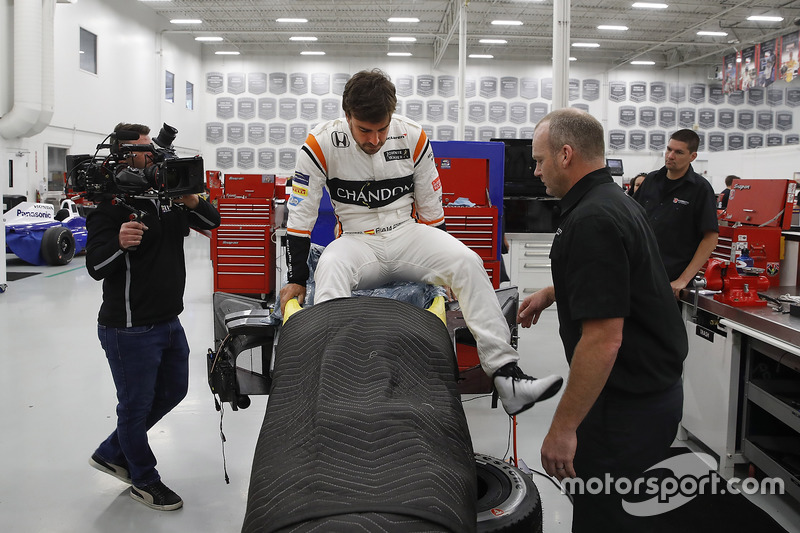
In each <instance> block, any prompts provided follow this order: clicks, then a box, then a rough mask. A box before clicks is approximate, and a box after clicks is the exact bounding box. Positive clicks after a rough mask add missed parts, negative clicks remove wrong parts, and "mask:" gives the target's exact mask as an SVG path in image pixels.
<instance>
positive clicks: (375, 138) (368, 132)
mask: <svg viewBox="0 0 800 533" xmlns="http://www.w3.org/2000/svg"><path fill="white" fill-rule="evenodd" d="M391 122H392V117H391V116H389V117H388V118H387V119H386V120H385V121H382V122H365V121H362V120H358V119H357V118H355V117H353V116H348V117H347V125H348V126H350V133H351V134H352V135H353V140H354V141H355V143H356V144H357V145H358V147H359V148H361V150H362V151H363V152H364V153H366V154H369V155H372V154H376V153H378V150H380V149H381V147H382V146H383V143H385V142H386V136H387V135H388V134H389V124H391Z"/></svg>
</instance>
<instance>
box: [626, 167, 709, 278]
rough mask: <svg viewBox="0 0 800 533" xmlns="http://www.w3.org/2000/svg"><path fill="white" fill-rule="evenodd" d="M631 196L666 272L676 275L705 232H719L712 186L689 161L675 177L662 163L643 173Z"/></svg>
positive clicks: (687, 261)
mask: <svg viewBox="0 0 800 533" xmlns="http://www.w3.org/2000/svg"><path fill="white" fill-rule="evenodd" d="M633 197H634V198H635V199H636V201H637V202H639V203H640V204H642V206H643V207H644V210H645V211H646V212H647V218H648V219H650V225H651V226H652V227H653V232H654V233H655V234H656V240H657V241H658V247H659V249H660V250H661V259H662V260H663V261H664V266H665V267H666V269H667V276H669V279H670V281H672V280H675V279H677V278H678V276H680V275H681V274H682V273H683V271H684V270H686V267H687V266H688V265H689V263H690V262H691V261H692V257H694V254H695V252H696V251H697V246H698V245H699V244H700V241H702V240H703V235H704V234H705V232H707V231H714V232H719V226H718V224H717V196H716V194H714V189H713V188H712V187H711V184H710V183H709V182H708V180H707V179H705V178H704V177H703V176H701V175H699V174H697V173H696V172H695V171H694V169H692V166H691V165H689V170H687V171H686V174H684V175H683V177H681V178H679V179H677V180H671V179H669V178H667V167H662V168H661V169H660V170H656V171H654V172H651V173H650V174H648V175H647V177H646V178H645V179H644V182H642V185H641V186H640V187H639V190H638V191H636V194H635V195H634V196H633Z"/></svg>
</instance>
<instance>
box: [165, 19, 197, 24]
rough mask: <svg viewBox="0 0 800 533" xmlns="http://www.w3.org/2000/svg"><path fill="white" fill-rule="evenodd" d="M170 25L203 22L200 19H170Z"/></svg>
mask: <svg viewBox="0 0 800 533" xmlns="http://www.w3.org/2000/svg"><path fill="white" fill-rule="evenodd" d="M170 23H172V24H202V23H203V21H202V20H200V19H172V20H170Z"/></svg>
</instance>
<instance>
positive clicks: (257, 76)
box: [247, 72, 267, 94]
mask: <svg viewBox="0 0 800 533" xmlns="http://www.w3.org/2000/svg"><path fill="white" fill-rule="evenodd" d="M247 92H249V93H251V94H264V93H265V92H267V73H266V72H251V73H250V74H248V75H247Z"/></svg>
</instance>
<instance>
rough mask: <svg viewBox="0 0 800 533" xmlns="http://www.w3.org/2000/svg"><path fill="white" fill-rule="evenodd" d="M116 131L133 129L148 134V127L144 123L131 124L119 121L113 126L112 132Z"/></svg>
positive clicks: (140, 133)
mask: <svg viewBox="0 0 800 533" xmlns="http://www.w3.org/2000/svg"><path fill="white" fill-rule="evenodd" d="M118 131H135V132H136V133H138V134H139V135H150V127H149V126H145V125H144V124H131V123H128V122H120V123H119V124H117V125H116V126H114V133H117V132H118Z"/></svg>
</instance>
